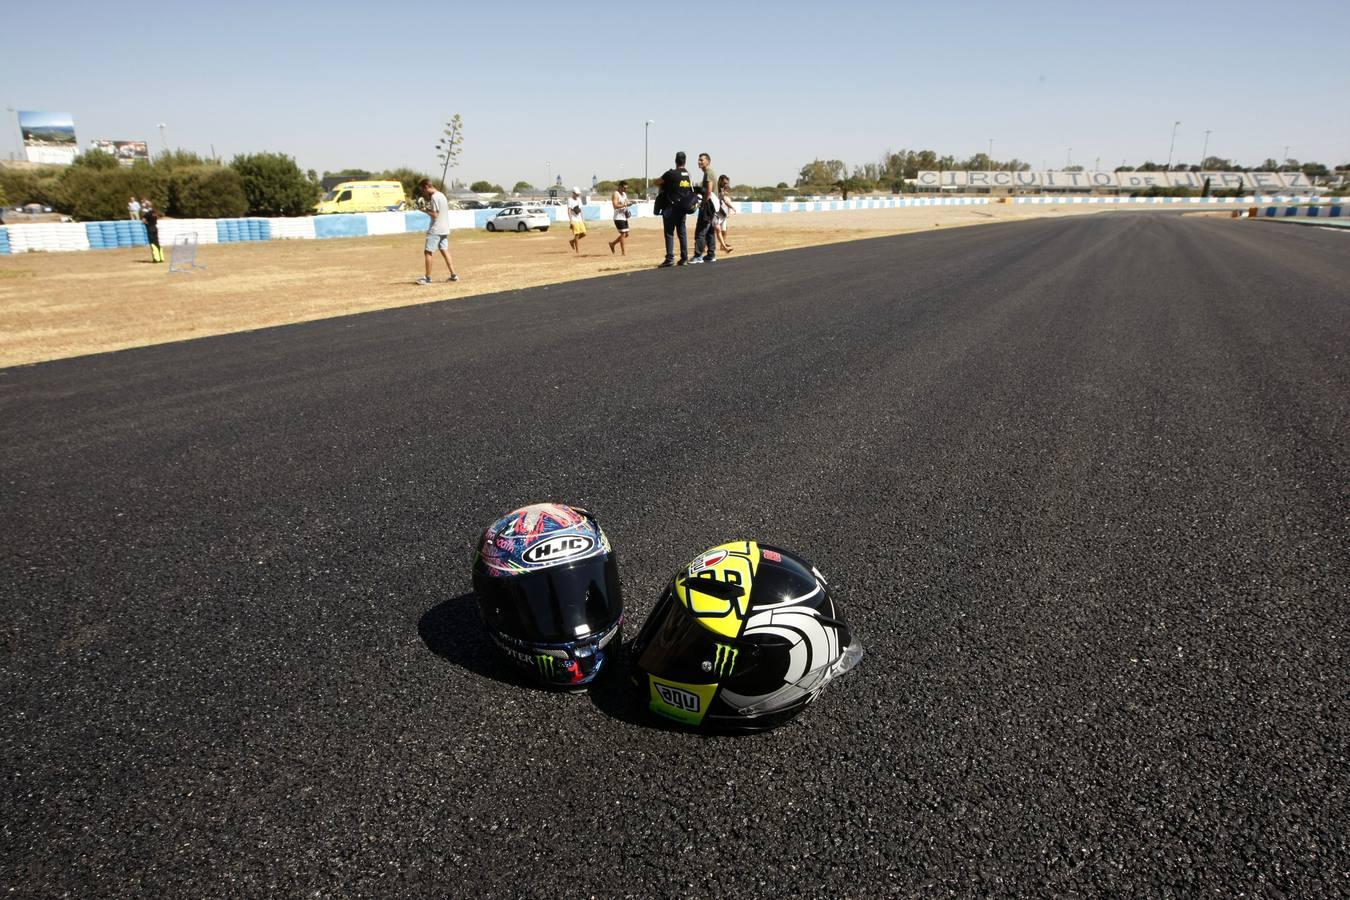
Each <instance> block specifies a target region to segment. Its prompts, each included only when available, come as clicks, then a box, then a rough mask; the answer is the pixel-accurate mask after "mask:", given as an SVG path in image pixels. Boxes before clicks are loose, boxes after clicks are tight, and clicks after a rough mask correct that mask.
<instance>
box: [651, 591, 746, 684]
mask: <svg viewBox="0 0 1350 900" xmlns="http://www.w3.org/2000/svg"><path fill="white" fill-rule="evenodd" d="M719 645H720V646H721V647H723V648H724V649H723V650H721V651H720V652H719V650H718V647H719ZM733 647H734V648H737V650H738V653H737V654H735V655H733V654H730V653H728V651H727V649H725V648H733ZM635 649H636V650H637V653H638V656H637V665H638V668H640V669H642V670H643V671H645V672H648V673H650V674H652V675H655V676H656V677H658V678H668V679H670V680H671V681H683V682H685V683H686V684H710V683H712V682H714V681H718V680H720V679H723V678H726V677H727V676H729V675H730V674H731V662H732V661H733V660H734V661H735V662H736V670H737V671H738V672H740V671H743V670H744V669H746V668H747V667H748V666H749V665H750V664H751V663H752V662H753V660H754V658H756V657H757V656H758V652H759V651H758V650H757V649H756V648H754V647H751V646H749V645H746V644H742V643H741V642H739V641H732V640H728V639H725V638H723V639H721V640H718V639H717V637H716V635H714V634H713V633H712V632H710V631H708V629H706V628H704V627H703V626H702V625H700V624H699V623H698V620H697V619H695V618H694V616H693V615H692V614H691V613H690V612H689V610H687V609H685V608H684V606H683V605H682V604H681V603H680V602H679V601H677V600H676V599H675V597H674V595H673V593H672V592H671V590H670V588H667V589H666V592H665V594H663V595H662V597H661V600H660V601H659V602H658V603H657V606H656V609H655V610H653V611H652V618H651V619H649V620H648V621H647V624H646V626H644V627H643V629H642V633H641V634H640V635H639V636H638V639H637V642H636V647H635ZM724 662H725V663H726V665H725V667H724V666H723V665H722V663H724ZM704 663H707V664H708V665H707V666H706V667H705V666H704Z"/></svg>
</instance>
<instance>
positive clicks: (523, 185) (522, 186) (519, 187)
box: [511, 181, 534, 194]
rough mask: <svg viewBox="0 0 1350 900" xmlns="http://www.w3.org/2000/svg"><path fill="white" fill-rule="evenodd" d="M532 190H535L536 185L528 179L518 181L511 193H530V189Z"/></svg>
mask: <svg viewBox="0 0 1350 900" xmlns="http://www.w3.org/2000/svg"><path fill="white" fill-rule="evenodd" d="M532 190H534V185H532V184H530V183H529V182H528V181H517V182H516V183H515V185H514V186H513V187H512V188H511V193H513V194H522V193H528V192H529V191H532Z"/></svg>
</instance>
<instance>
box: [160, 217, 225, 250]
mask: <svg viewBox="0 0 1350 900" xmlns="http://www.w3.org/2000/svg"><path fill="white" fill-rule="evenodd" d="M194 232H195V233H196V235H197V243H199V244H216V243H219V240H217V238H216V220H215V219H160V220H159V245H160V246H161V247H172V246H173V242H174V241H175V240H177V239H178V236H179V235H180V234H192V233H194Z"/></svg>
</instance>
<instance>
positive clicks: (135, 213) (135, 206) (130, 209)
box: [127, 197, 141, 222]
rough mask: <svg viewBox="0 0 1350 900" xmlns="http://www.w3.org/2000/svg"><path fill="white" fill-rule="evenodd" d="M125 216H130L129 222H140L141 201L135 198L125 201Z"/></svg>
mask: <svg viewBox="0 0 1350 900" xmlns="http://www.w3.org/2000/svg"><path fill="white" fill-rule="evenodd" d="M127 215H129V216H131V221H133V222H139V221H140V220H141V201H139V200H137V199H136V198H135V197H132V198H131V199H130V200H129V201H127Z"/></svg>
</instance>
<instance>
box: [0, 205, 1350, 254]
mask: <svg viewBox="0 0 1350 900" xmlns="http://www.w3.org/2000/svg"><path fill="white" fill-rule="evenodd" d="M1011 199H1012V201H1013V202H1014V203H1033V204H1054V205H1059V204H1079V203H1093V204H1116V205H1119V204H1130V205H1135V204H1148V205H1153V204H1161V205H1170V204H1185V205H1190V206H1260V205H1263V204H1270V203H1276V204H1285V203H1322V204H1324V206H1323V207H1322V210H1323V211H1322V212H1319V211H1318V207H1316V206H1301V207H1299V206H1290V207H1287V208H1288V209H1291V210H1298V212H1285V213H1281V215H1306V216H1318V215H1325V216H1342V215H1350V213H1342V212H1339V210H1340V209H1341V208H1342V207H1341V206H1339V205H1333V204H1332V202H1331V201H1328V200H1324V199H1321V198H1317V197H1053V196H1035V197H1013V198H1011ZM989 202H990V199H989V198H988V197H924V196H917V197H916V196H903V197H860V198H855V199H853V200H789V201H782V202H773V203H770V202H760V201H739V202H737V203H736V211H737V212H741V213H802V212H835V211H846V210H855V209H903V208H910V207H928V206H986V205H988V204H989ZM1336 202H1338V203H1342V202H1343V201H1339V200H1338V201H1336ZM543 208H544V209H545V210H546V211H547V212H548V214H549V218H550V219H551V220H552V221H554V222H559V221H566V219H567V210H566V209H565V208H564V207H561V206H546V207H543ZM1280 208H1282V207H1278V206H1271V207H1267V210H1270V209H1280ZM499 211H500V210H495V209H462V210H451V211H450V228H451V230H454V231H460V230H473V229H481V228H483V227H484V226H486V225H487V221H488V219H491V218H492V217H493V216H495V215H497V213H498V212H499ZM634 212H635V213H636V215H637V217H639V218H643V217H648V216H651V215H652V206H651V204H650V203H648V202H643V203H639V204H638V205H637V207H635V208H634ZM613 214H614V210H613V207H611V206H610V205H609V203H608V201H606V202H603V203H588V204H587V205H586V206H585V207H584V211H583V215H584V217H585V219H586V220H587V221H591V222H595V221H602V220H608V219H610V218H612V217H613ZM1265 215H1276V213H1273V212H1269V211H1267V212H1265ZM429 222H430V219H429V218H428V217H427V214H426V213H422V212H415V211H414V212H379V213H349V214H345V215H332V216H305V217H303V218H244V219H160V220H159V241H160V244H161V245H162V246H165V247H169V246H172V244H173V243H174V241H175V240H176V239H177V238H178V237H179V236H180V235H184V234H195V235H196V236H197V243H199V244H227V243H236V242H243V241H269V240H270V241H275V240H314V239H323V238H344V237H366V236H367V235H378V234H405V233H408V232H416V231H425V230H426V227H427V225H428V223H429ZM145 244H146V238H145V226H144V225H142V224H141V223H140V222H133V221H131V220H130V219H126V220H123V221H114V222H42V223H36V224H31V225H29V224H24V225H8V226H0V254H9V253H26V252H28V251H31V250H43V251H67V250H100V249H109V248H114V247H141V246H145Z"/></svg>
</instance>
